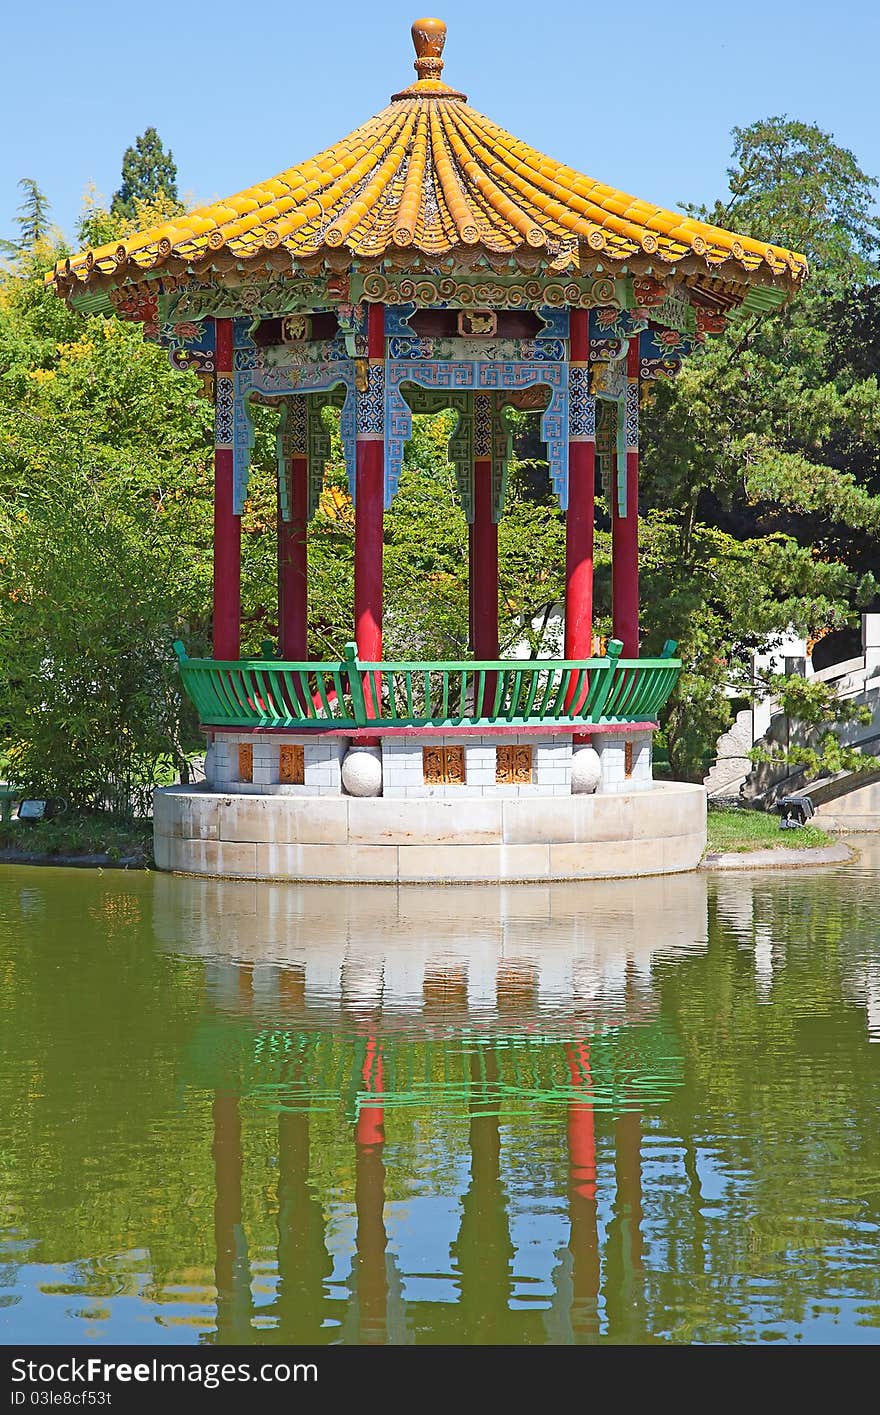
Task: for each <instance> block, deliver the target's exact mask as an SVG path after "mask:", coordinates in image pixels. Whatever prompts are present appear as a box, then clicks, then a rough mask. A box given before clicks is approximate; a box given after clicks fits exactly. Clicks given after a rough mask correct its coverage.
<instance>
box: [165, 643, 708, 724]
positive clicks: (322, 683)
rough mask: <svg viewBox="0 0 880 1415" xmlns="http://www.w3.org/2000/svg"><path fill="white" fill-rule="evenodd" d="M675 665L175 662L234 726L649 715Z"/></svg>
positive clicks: (211, 708) (194, 689) (213, 712)
mask: <svg viewBox="0 0 880 1415" xmlns="http://www.w3.org/2000/svg"><path fill="white" fill-rule="evenodd" d="M680 669H681V663H680V662H679V661H678V660H677V659H614V658H613V657H612V658H600V659H585V660H583V661H581V662H577V663H569V662H565V661H562V660H558V659H534V660H515V661H513V662H511V661H510V660H507V661H506V662H505V661H503V660H499V661H491V662H490V661H483V662H471V661H459V662H449V663H386V664H382V663H372V664H364V663H360V662H357V660H356V656H355V651H354V648H353V646H352V647H351V650H350V652H349V651H348V650H347V661H346V662H345V663H282V662H280V661H277V660H265V661H263V660H254V659H251V660H247V659H245V660H237V661H236V660H234V661H229V662H227V661H219V660H218V661H214V660H211V659H187V658H184V659H183V660H182V662H181V664H180V671H181V676H182V679H183V684H184V687H185V688H186V691H187V693H188V694H189V696H190V697H191V699H192V701H193V703H194V704H195V706H196V708H197V710H198V712H199V716H200V718H201V720H202V721H203V722H205V723H206V724H208V725H210V724H212V723H214V724H218V725H220V724H230V725H236V726H248V725H249V724H253V725H255V726H258V725H259V726H290V725H292V724H295V723H297V722H308V723H310V724H315V725H317V724H319V723H321V722H322V721H327V722H332V723H333V724H334V726H335V725H343V726H346V727H362V726H364V725H366V724H367V723H372V722H376V723H379V724H382V723H386V724H388V725H395V726H406V725H411V726H419V725H422V724H426V723H432V722H435V721H436V722H438V723H440V722H442V723H443V724H444V725H449V726H453V727H454V726H464V725H466V724H470V725H479V724H480V723H486V724H487V725H489V724H492V723H495V722H499V721H503V722H507V723H514V722H535V723H540V722H558V721H561V722H584V723H587V724H589V723H591V722H599V721H602V720H604V721H609V722H638V721H653V720H655V719H656V717H657V714H658V713H659V711H660V709H661V708H662V707H663V705H664V703H665V702H666V700H667V699H668V697H669V695H670V693H671V692H672V690H673V688H674V687H675V683H676V680H677V677H678V674H679V671H680ZM456 680H457V681H456ZM312 684H314V686H312ZM331 685H332V692H333V694H334V695H335V696H334V701H333V703H332V704H331V701H330V695H331ZM493 686H494V692H493ZM487 693H490V694H491V696H492V701H491V703H489V702H486V701H485V699H486V694H487ZM470 694H472V701H471V702H470V704H469V701H468V700H469V695H470ZM581 699H583V701H581ZM566 701H567V706H566Z"/></svg>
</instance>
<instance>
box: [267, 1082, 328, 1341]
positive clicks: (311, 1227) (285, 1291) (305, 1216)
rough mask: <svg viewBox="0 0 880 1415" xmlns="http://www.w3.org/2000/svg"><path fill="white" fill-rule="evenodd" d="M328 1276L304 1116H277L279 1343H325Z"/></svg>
mask: <svg viewBox="0 0 880 1415" xmlns="http://www.w3.org/2000/svg"><path fill="white" fill-rule="evenodd" d="M332 1271H333V1263H332V1261H331V1259H330V1257H329V1254H328V1253H327V1248H326V1243H325V1237H324V1213H323V1209H322V1207H321V1203H320V1200H319V1199H318V1198H317V1197H316V1195H315V1193H314V1191H313V1189H312V1188H311V1186H310V1184H309V1116H308V1111H306V1110H288V1111H282V1113H281V1114H280V1115H279V1117H278V1298H277V1304H276V1311H277V1314H278V1335H279V1337H280V1339H281V1340H282V1341H285V1342H296V1343H297V1344H299V1345H302V1344H307V1345H308V1344H315V1343H317V1342H320V1341H322V1340H326V1332H325V1331H324V1327H323V1320H324V1306H325V1299H326V1291H325V1287H324V1284H325V1282H326V1281H327V1280H328V1279H329V1277H330V1275H331V1273H332Z"/></svg>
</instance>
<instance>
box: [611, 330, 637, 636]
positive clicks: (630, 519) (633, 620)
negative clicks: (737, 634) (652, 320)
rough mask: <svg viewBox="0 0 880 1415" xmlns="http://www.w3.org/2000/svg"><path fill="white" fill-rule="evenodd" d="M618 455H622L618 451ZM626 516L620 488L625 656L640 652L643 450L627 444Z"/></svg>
mask: <svg viewBox="0 0 880 1415" xmlns="http://www.w3.org/2000/svg"><path fill="white" fill-rule="evenodd" d="M626 377H627V391H626V398H627V408H628V409H629V407H630V406H631V404H632V402H633V401H635V406H636V409H637V408H638V396H639V340H638V337H636V338H634V339H631V340H630V345H629V351H628V353H627V358H626ZM618 455H620V454H619V453H618ZM624 455H625V456H626V515H625V516H621V515H620V514H619V511H618V502H617V488H616V486H615V487H614V494H613V496H612V503H613V510H612V514H611V606H612V621H613V625H614V637H615V638H616V639H620V641H621V643H622V644H623V657H624V658H638V655H639V451H638V446H634V447H629V446H628V447H627V448H626V452H625V454H624Z"/></svg>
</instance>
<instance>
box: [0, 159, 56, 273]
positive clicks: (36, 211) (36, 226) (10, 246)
mask: <svg viewBox="0 0 880 1415" xmlns="http://www.w3.org/2000/svg"><path fill="white" fill-rule="evenodd" d="M18 185H19V186H20V187H21V190H22V191H23V192H24V201H23V202H22V203H21V206H20V207H19V208H18V216H16V217H15V218H14V220H15V224H16V226H18V228H19V230H20V231H21V235H20V236H19V238H18V240H17V241H3V242H2V246H3V249H4V251H6V252H7V253H8V254H10V255H13V254H14V255H18V254H22V253H24V252H26V251H32V250H33V249H34V247H35V246H37V245H39V243H40V241H43V240H45V238H46V237H47V236H48V235H49V232H50V227H49V212H50V211H51V209H52V208H51V205H50V203H49V199H48V197H47V196H46V194H45V192H42V191H41V190H40V188H39V187H38V186H37V183H36V182H35V181H34V179H33V177H22V179H21V181H20V182H19V184H18Z"/></svg>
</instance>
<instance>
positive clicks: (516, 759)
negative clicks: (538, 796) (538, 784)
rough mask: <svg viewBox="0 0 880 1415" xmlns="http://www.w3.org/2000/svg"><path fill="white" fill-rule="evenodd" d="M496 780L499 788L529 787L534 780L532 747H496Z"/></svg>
mask: <svg viewBox="0 0 880 1415" xmlns="http://www.w3.org/2000/svg"><path fill="white" fill-rule="evenodd" d="M495 780H496V782H497V784H498V785H499V786H527V785H528V784H529V782H530V781H531V780H532V749H531V747H519V746H517V747H496V748H495Z"/></svg>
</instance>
